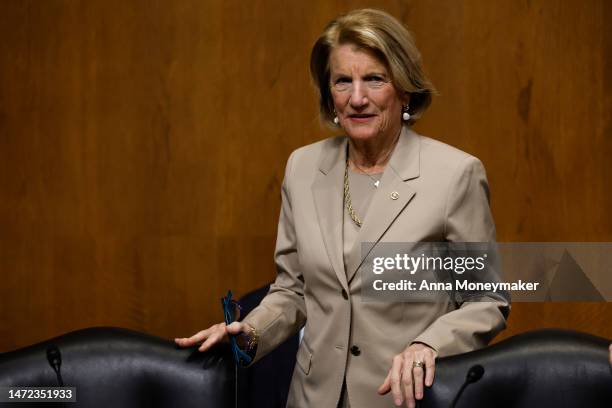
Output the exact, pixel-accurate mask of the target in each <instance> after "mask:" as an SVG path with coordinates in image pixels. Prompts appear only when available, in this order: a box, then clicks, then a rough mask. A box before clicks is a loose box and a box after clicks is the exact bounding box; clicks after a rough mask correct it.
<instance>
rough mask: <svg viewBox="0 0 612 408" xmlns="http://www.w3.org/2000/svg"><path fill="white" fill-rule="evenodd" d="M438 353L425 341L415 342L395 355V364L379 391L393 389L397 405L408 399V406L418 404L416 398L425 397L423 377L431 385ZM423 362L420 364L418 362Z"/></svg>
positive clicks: (385, 391) (383, 391)
mask: <svg viewBox="0 0 612 408" xmlns="http://www.w3.org/2000/svg"><path fill="white" fill-rule="evenodd" d="M437 355H438V353H437V352H436V351H435V350H434V349H432V348H430V347H428V346H426V345H425V344H423V343H413V344H411V345H410V346H408V347H406V349H405V350H404V351H402V352H401V353H400V354H397V355H396V356H395V357H393V365H392V366H391V370H389V374H387V378H385V381H384V382H383V384H382V385H381V386H380V387H378V393H379V394H381V395H384V394H386V393H388V392H389V391H391V393H392V394H393V400H394V401H395V405H397V406H400V405H402V402H403V400H404V399H405V401H406V406H407V407H408V408H414V407H415V406H416V400H415V399H417V400H420V399H422V398H423V379H424V380H425V386H427V387H431V384H433V380H434V373H435V370H436V356H437ZM419 362H420V363H421V366H419V364H418V363H419Z"/></svg>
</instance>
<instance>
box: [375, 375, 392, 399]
mask: <svg viewBox="0 0 612 408" xmlns="http://www.w3.org/2000/svg"><path fill="white" fill-rule="evenodd" d="M389 391H391V370H389V374H387V378H385V381H383V383H382V385H381V386H380V387H378V393H379V394H380V395H385V394H386V393H388V392H389Z"/></svg>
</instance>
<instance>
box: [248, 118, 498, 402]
mask: <svg viewBox="0 0 612 408" xmlns="http://www.w3.org/2000/svg"><path fill="white" fill-rule="evenodd" d="M346 151H347V139H346V137H336V138H331V139H326V140H323V141H320V142H317V143H314V144H311V145H309V146H305V147H302V148H300V149H297V150H296V151H294V152H293V153H292V154H291V156H290V157H289V160H288V163H287V168H286V172H285V179H284V182H283V186H282V207H281V214H280V220H279V224H278V237H277V243H276V252H275V261H276V265H277V270H278V275H277V278H276V281H275V282H274V284H273V285H272V286H271V288H270V292H269V293H268V295H267V296H266V297H265V298H264V300H263V301H262V303H261V305H260V306H259V307H257V308H256V309H254V310H253V311H252V312H251V313H250V314H249V315H248V316H247V317H246V318H245V321H246V322H247V323H248V324H250V325H251V326H253V327H255V328H256V329H257V331H258V333H259V335H260V342H259V346H258V349H257V354H256V356H255V360H257V359H259V358H261V357H262V356H264V355H265V354H266V353H268V352H269V351H270V350H272V349H273V348H275V347H276V346H277V345H279V344H280V343H281V342H282V341H284V340H285V339H286V338H287V337H289V336H290V335H292V334H294V333H296V332H297V331H298V330H299V329H300V328H301V327H303V326H304V325H305V332H304V338H303V341H302V343H301V344H300V347H299V349H298V353H297V364H296V367H295V369H294V372H293V378H292V382H291V389H290V393H289V401H288V404H287V406H288V407H300V408H302V407H316V408H327V407H329V408H335V407H336V404H337V403H338V399H339V397H340V393H341V389H342V383H343V381H344V378H345V377H346V386H347V392H348V395H349V400H350V405H351V407H352V408H359V407H364V408H365V407H367V408H372V407H392V406H393V401H392V399H391V396H390V395H387V396H384V397H381V396H379V395H378V394H377V393H376V389H377V388H378V386H380V384H382V382H383V380H384V379H385V377H386V375H387V373H388V371H389V369H390V367H391V359H392V357H393V356H394V355H395V354H397V353H399V352H401V351H402V350H403V349H404V348H406V346H408V345H409V344H410V343H411V342H415V341H418V342H423V343H426V344H428V345H429V346H431V347H433V348H434V349H435V350H437V351H438V353H439V356H447V355H450V354H456V353H462V352H466V351H469V350H474V349H477V348H479V347H483V346H485V345H486V344H487V342H488V341H489V340H490V339H492V338H493V337H494V336H495V335H496V334H497V333H498V332H499V331H500V330H502V329H503V328H504V327H505V317H504V314H507V304H500V303H492V302H474V303H464V304H463V305H461V307H459V308H456V305H455V304H451V302H447V303H440V304H437V303H427V304H425V303H389V302H362V300H361V296H360V292H361V278H360V274H359V273H356V271H357V269H358V267H359V265H360V263H361V261H362V255H361V250H360V249H361V248H360V242H420V241H435V242H441V241H464V242H467V241H475V242H485V241H492V240H494V239H495V226H494V224H493V219H492V218H491V213H490V210H489V202H488V186H487V180H486V175H485V170H484V168H483V166H482V164H481V163H480V161H479V160H478V159H476V158H475V157H473V156H470V155H468V154H467V153H464V152H462V151H460V150H458V149H455V148H453V147H450V146H448V145H446V144H444V143H441V142H438V141H435V140H432V139H430V138H427V137H423V136H420V135H418V134H416V133H414V132H413V131H412V130H410V129H409V128H407V127H405V128H404V129H403V130H402V134H401V136H400V139H399V141H398V144H397V146H396V148H395V150H394V152H393V154H392V156H391V158H390V161H389V164H388V165H387V168H386V170H385V172H384V174H383V176H382V179H381V185H380V187H379V188H378V189H377V190H376V192H375V196H374V197H373V198H372V202H371V204H370V208H369V210H368V213H367V216H366V218H365V220H364V224H363V226H362V228H361V230H360V232H359V237H358V239H357V240H356V243H355V246H354V247H353V249H352V251H351V253H350V254H349V256H348V258H347V259H348V261H347V265H346V271H345V265H344V261H343V244H342V230H343V228H342V219H343V211H344V207H343V193H342V186H343V176H344V168H345V163H346ZM392 192H397V193H399V198H398V199H396V200H393V199H391V198H390V194H391V193H392Z"/></svg>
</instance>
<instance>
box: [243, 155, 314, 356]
mask: <svg viewBox="0 0 612 408" xmlns="http://www.w3.org/2000/svg"><path fill="white" fill-rule="evenodd" d="M295 154H296V153H295V152H294V153H292V154H291V156H290V157H289V160H288V161H287V167H286V169H285V177H284V180H283V184H282V188H281V212H280V218H279V222H278V233H277V239H276V250H275V253H274V260H275V263H276V269H277V277H276V280H275V281H274V283H273V284H272V285H271V286H270V291H269V292H268V294H267V295H266V297H265V298H264V299H263V300H262V302H261V304H260V305H259V306H257V307H256V308H255V309H253V311H251V313H249V314H248V315H247V316H246V317H245V318H244V322H246V323H247V324H249V325H250V326H251V327H254V328H255V329H256V330H257V333H258V335H259V344H258V346H257V353H256V355H255V359H254V362H255V361H257V360H259V359H260V358H261V357H263V356H264V355H266V354H267V353H268V352H270V351H272V350H273V349H274V348H276V347H277V346H278V345H279V344H281V343H282V342H283V341H285V340H286V339H287V338H288V337H289V336H291V335H292V334H295V333H297V332H298V331H299V330H300V328H302V327H303V326H304V324H305V322H306V306H305V303H304V279H303V276H302V273H301V271H300V266H299V261H298V253H297V242H296V234H295V228H294V222H293V211H292V206H291V191H290V187H289V185H290V180H291V173H292V163H293V158H294V156H295Z"/></svg>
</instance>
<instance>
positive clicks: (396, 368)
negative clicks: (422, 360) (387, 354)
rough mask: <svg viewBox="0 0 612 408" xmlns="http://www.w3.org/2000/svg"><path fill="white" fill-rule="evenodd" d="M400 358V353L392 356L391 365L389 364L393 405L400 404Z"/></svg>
mask: <svg viewBox="0 0 612 408" xmlns="http://www.w3.org/2000/svg"><path fill="white" fill-rule="evenodd" d="M402 363H403V361H402V358H401V356H400V355H397V356H395V357H393V365H392V366H391V395H393V401H394V402H395V405H397V406H400V405H402V400H403V398H402V388H401V378H402V374H401V370H402Z"/></svg>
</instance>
